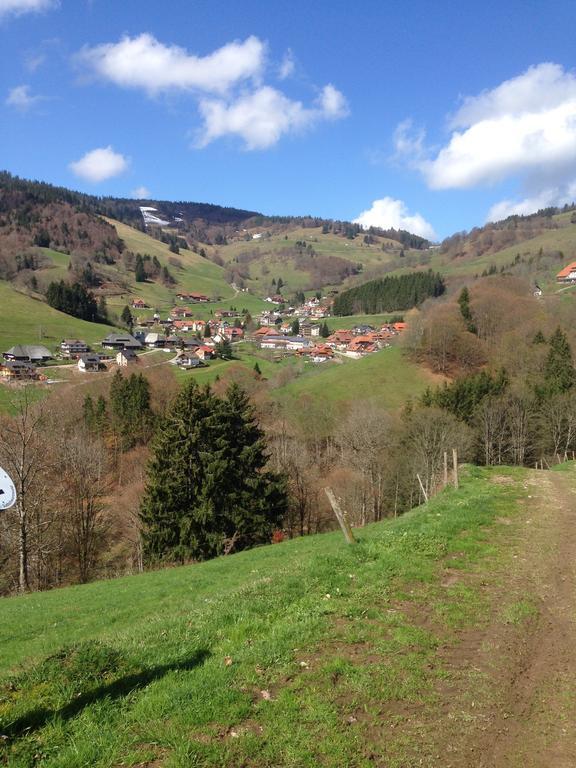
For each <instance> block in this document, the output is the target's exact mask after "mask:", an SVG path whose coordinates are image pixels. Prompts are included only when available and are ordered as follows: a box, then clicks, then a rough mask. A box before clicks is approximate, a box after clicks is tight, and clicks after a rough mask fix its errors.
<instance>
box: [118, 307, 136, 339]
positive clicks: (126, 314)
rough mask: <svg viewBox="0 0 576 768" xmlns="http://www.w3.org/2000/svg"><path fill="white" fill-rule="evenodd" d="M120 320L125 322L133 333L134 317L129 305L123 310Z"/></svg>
mask: <svg viewBox="0 0 576 768" xmlns="http://www.w3.org/2000/svg"><path fill="white" fill-rule="evenodd" d="M120 320H121V321H122V322H123V323H124V325H125V326H126V328H128V330H129V331H130V333H132V329H133V328H134V317H133V315H132V312H131V311H130V307H129V306H128V305H126V306H125V307H124V309H123V310H122V314H121V315H120Z"/></svg>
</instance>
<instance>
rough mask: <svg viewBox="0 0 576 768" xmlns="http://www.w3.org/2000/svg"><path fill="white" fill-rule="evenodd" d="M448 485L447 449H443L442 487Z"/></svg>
mask: <svg viewBox="0 0 576 768" xmlns="http://www.w3.org/2000/svg"><path fill="white" fill-rule="evenodd" d="M447 485H448V451H444V488H446V486H447Z"/></svg>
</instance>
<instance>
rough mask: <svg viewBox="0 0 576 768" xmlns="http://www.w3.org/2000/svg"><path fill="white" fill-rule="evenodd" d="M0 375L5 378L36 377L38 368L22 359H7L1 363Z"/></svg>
mask: <svg viewBox="0 0 576 768" xmlns="http://www.w3.org/2000/svg"><path fill="white" fill-rule="evenodd" d="M0 376H2V378H4V379H11V380H15V379H17V380H22V379H35V378H36V368H34V366H33V365H30V363H27V362H23V361H21V360H6V362H4V363H1V364H0Z"/></svg>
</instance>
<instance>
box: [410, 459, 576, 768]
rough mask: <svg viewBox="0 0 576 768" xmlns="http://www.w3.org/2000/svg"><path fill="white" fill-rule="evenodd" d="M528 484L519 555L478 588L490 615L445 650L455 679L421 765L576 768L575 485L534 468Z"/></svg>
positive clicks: (442, 690) (515, 550) (431, 727)
mask: <svg viewBox="0 0 576 768" xmlns="http://www.w3.org/2000/svg"><path fill="white" fill-rule="evenodd" d="M527 485H528V488H527V493H528V500H527V503H526V505H525V506H524V508H523V512H522V515H521V517H520V518H519V520H517V521H514V523H513V529H511V536H510V538H511V540H512V552H511V555H510V558H509V559H508V558H507V559H506V562H505V563H503V564H502V565H501V567H500V571H499V572H496V573H494V574H493V576H492V577H489V578H488V580H487V581H482V582H481V583H480V585H478V586H479V587H480V588H481V589H483V590H484V597H485V598H486V599H487V600H488V601H489V604H490V606H491V607H490V611H489V615H490V619H489V621H488V622H487V624H486V625H485V626H484V627H482V628H475V629H473V630H464V631H462V632H460V633H459V635H458V638H457V642H456V643H454V644H453V643H450V644H447V646H446V648H444V649H441V651H440V655H441V658H442V661H443V666H445V668H446V669H447V671H448V681H447V683H446V684H441V685H440V686H439V690H438V691H437V693H438V698H439V700H438V702H437V706H436V707H435V715H434V716H433V718H432V720H433V723H431V722H430V720H428V719H427V718H424V721H425V722H424V723H422V722H421V723H420V729H422V728H423V729H424V730H425V731H426V732H427V735H426V736H424V738H423V744H422V747H423V748H422V750H421V751H420V754H419V759H418V760H416V761H415V762H414V763H411V764H414V765H424V766H426V765H434V766H443V768H515V767H516V766H522V768H575V767H576V495H575V491H574V490H573V486H574V485H575V483H574V480H573V479H572V478H571V477H569V476H567V475H564V474H560V473H555V472H533V473H532V474H531V476H530V478H529V480H528V483H527ZM512 531H513V533H512ZM497 571H498V569H497ZM506 611H508V613H506ZM426 720H428V722H426ZM420 733H421V734H422V731H420Z"/></svg>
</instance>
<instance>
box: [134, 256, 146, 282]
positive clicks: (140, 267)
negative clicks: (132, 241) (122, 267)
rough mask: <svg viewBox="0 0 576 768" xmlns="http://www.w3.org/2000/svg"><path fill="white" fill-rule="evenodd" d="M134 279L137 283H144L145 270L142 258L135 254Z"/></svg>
mask: <svg viewBox="0 0 576 768" xmlns="http://www.w3.org/2000/svg"><path fill="white" fill-rule="evenodd" d="M134 279H135V280H136V282H137V283H144V282H146V270H145V269H144V261H143V259H142V256H141V255H140V254H139V253H137V254H136V265H135V267H134Z"/></svg>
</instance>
